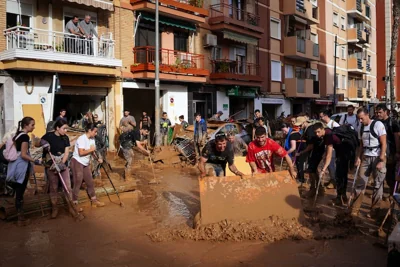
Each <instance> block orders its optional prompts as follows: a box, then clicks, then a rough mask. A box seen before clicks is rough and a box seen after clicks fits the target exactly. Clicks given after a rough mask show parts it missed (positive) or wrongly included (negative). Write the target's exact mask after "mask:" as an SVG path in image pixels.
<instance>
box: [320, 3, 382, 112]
mask: <svg viewBox="0 0 400 267" xmlns="http://www.w3.org/2000/svg"><path fill="white" fill-rule="evenodd" d="M319 5H320V9H321V10H325V12H323V13H321V23H320V27H319V29H318V32H319V41H320V43H321V44H323V45H321V51H320V52H321V55H320V57H321V61H320V66H319V69H320V84H321V89H322V92H321V93H322V95H324V96H328V97H329V99H331V100H333V98H332V95H333V84H334V79H336V85H337V86H336V88H337V108H338V111H344V110H345V109H346V106H347V105H348V104H353V105H354V106H361V105H367V103H369V102H371V101H372V102H374V101H375V97H376V90H377V77H376V76H377V68H376V48H377V47H376V12H375V1H369V0H345V1H344V0H330V1H319ZM336 36H337V44H336V58H335V37H336ZM335 61H336V66H337V70H336V73H334V65H335Z"/></svg>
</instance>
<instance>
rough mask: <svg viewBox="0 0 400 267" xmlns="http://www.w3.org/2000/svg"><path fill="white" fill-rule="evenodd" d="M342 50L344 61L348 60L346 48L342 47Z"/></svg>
mask: <svg viewBox="0 0 400 267" xmlns="http://www.w3.org/2000/svg"><path fill="white" fill-rule="evenodd" d="M341 48H342V59H346V47H345V46H341Z"/></svg>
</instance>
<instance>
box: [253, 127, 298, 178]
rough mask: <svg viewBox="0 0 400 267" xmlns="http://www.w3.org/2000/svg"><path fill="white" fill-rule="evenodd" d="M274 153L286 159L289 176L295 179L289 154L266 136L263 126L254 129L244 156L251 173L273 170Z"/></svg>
mask: <svg viewBox="0 0 400 267" xmlns="http://www.w3.org/2000/svg"><path fill="white" fill-rule="evenodd" d="M274 154H275V155H277V156H279V157H281V158H284V159H285V160H286V162H287V164H288V166H289V173H290V176H291V177H292V178H293V179H295V178H296V173H295V171H294V168H293V162H292V160H291V159H290V156H289V155H288V154H287V152H286V151H285V149H284V148H283V147H281V146H280V145H279V144H278V143H276V142H275V141H274V140H272V139H270V138H268V137H267V131H266V130H265V128H264V127H258V128H257V129H256V131H255V140H254V141H252V142H251V143H250V144H249V148H248V151H247V157H246V162H248V163H249V165H250V167H251V172H252V174H255V173H267V172H274V171H275V166H274V162H273V155H274Z"/></svg>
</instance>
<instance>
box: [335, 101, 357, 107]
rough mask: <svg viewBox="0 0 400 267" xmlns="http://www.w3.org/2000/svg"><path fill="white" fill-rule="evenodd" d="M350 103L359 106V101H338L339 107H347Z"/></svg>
mask: <svg viewBox="0 0 400 267" xmlns="http://www.w3.org/2000/svg"><path fill="white" fill-rule="evenodd" d="M349 105H353V106H354V107H355V108H358V103H354V102H350V101H339V102H338V103H337V105H336V106H337V107H347V106H349Z"/></svg>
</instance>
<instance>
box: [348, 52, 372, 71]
mask: <svg viewBox="0 0 400 267" xmlns="http://www.w3.org/2000/svg"><path fill="white" fill-rule="evenodd" d="M347 71H348V72H351V73H357V74H365V73H367V64H366V60H365V59H363V58H362V53H355V54H351V55H349V57H348V59H347Z"/></svg>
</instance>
